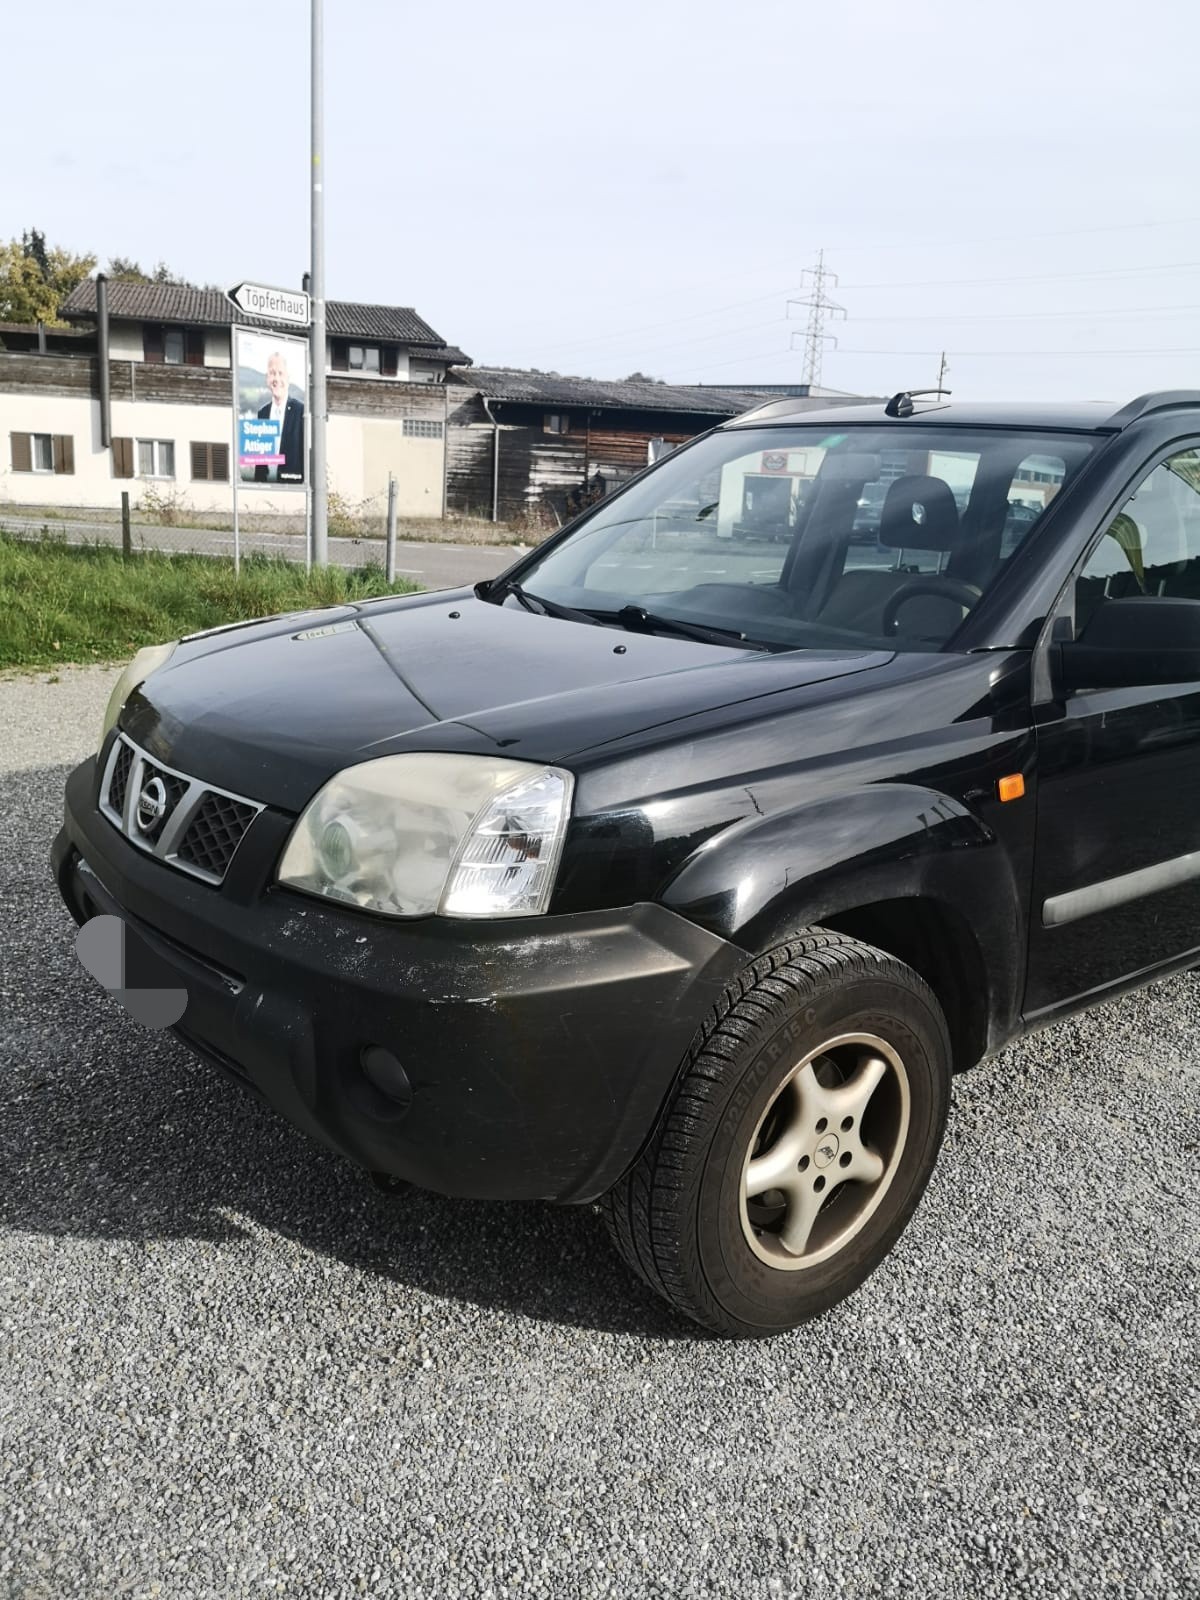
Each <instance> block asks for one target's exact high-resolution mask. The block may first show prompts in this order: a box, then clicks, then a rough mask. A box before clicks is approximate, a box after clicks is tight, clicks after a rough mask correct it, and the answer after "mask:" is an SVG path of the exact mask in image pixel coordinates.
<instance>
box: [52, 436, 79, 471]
mask: <svg viewBox="0 0 1200 1600" xmlns="http://www.w3.org/2000/svg"><path fill="white" fill-rule="evenodd" d="M54 470H55V472H67V473H70V472H74V471H75V436H74V434H70V433H56V434H55V435H54Z"/></svg>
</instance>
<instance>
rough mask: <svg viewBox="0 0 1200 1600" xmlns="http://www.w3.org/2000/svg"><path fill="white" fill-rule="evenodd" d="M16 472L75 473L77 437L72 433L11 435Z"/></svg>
mask: <svg viewBox="0 0 1200 1600" xmlns="http://www.w3.org/2000/svg"><path fill="white" fill-rule="evenodd" d="M9 443H10V447H11V451H12V469H13V471H14V472H59V473H62V472H74V471H75V436H74V434H70V433H14V434H10V435H9Z"/></svg>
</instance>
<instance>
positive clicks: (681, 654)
mask: <svg viewBox="0 0 1200 1600" xmlns="http://www.w3.org/2000/svg"><path fill="white" fill-rule="evenodd" d="M889 659H890V654H888V653H867V652H854V653H849V652H847V653H837V652H817V651H809V650H805V651H794V652H790V651H789V652H786V653H778V654H766V653H764V652H762V651H750V650H741V649H736V648H729V647H726V646H722V645H711V644H703V643H699V642H695V641H692V640H689V639H679V638H671V637H664V636H659V635H649V634H637V633H625V632H622V631H618V630H616V629H613V628H609V627H593V626H589V625H588V624H586V623H580V622H570V621H565V620H560V619H557V618H554V617H547V616H540V615H535V614H534V613H532V612H529V611H526V610H524V609H523V608H518V607H516V606H513V605H507V606H497V605H493V604H491V603H490V602H487V601H484V600H480V599H479V598H478V597H477V596H476V595H475V592H474V591H473V590H470V589H467V590H462V591H450V592H443V593H440V594H434V595H414V596H406V597H403V598H396V597H389V598H388V599H387V600H384V601H375V602H365V603H360V604H358V605H354V606H343V607H336V608H329V609H326V610H322V611H319V612H308V613H301V614H296V615H293V616H286V617H274V618H269V619H266V620H264V621H261V622H257V623H253V624H239V625H236V626H234V627H231V628H227V629H217V630H215V631H214V632H211V633H207V634H201V635H197V636H194V637H192V638H189V639H186V640H184V641H182V642H181V644H180V646H179V648H178V649H177V650H176V652H175V655H174V656H173V657H172V659H171V660H170V662H169V663H168V664H167V665H166V666H165V667H163V668H161V669H160V670H159V671H158V672H156V673H154V674H153V675H152V676H151V677H150V678H149V679H148V680H147V681H146V682H145V683H144V684H143V685H142V686H141V688H140V689H138V690H136V691H135V692H134V694H133V695H132V696H131V697H130V700H129V701H128V703H127V705H126V709H125V712H124V715H123V717H122V723H121V725H122V727H123V728H124V729H125V730H126V731H127V732H128V733H129V735H130V736H131V737H132V738H134V739H135V740H137V742H138V743H139V744H141V745H142V746H143V747H144V748H145V749H147V750H148V751H149V752H150V753H151V754H152V755H153V756H155V757H156V758H157V759H158V760H160V761H162V762H164V763H165V764H167V765H169V766H172V767H176V768H178V769H179V770H180V771H182V772H187V773H189V774H191V775H193V776H195V777H200V778H204V779H205V780H207V781H208V782H210V783H214V784H217V785H219V786H221V787H223V788H227V789H232V790H235V791H236V792H238V793H241V794H245V795H248V796H250V797H252V798H254V799H256V800H261V801H265V802H266V803H267V804H269V805H275V806H279V807H282V808H283V809H285V810H289V811H298V810H300V809H301V808H302V807H303V806H304V805H306V804H307V802H308V801H309V800H310V799H311V798H312V796H313V794H314V793H315V792H316V790H317V789H318V788H319V787H320V786H321V784H323V783H324V782H325V781H326V780H327V779H328V778H330V777H331V776H332V775H333V774H334V773H335V772H337V771H339V770H340V769H341V768H343V767H346V766H349V765H351V764H353V763H355V762H359V761H364V760H370V759H372V758H373V757H377V756H384V755H392V754H398V753H400V752H402V751H405V750H458V751H477V752H486V753H493V754H494V753H498V752H503V753H504V754H505V755H508V756H510V757H518V758H522V759H529V760H536V761H567V760H569V758H570V757H571V756H572V755H576V754H580V753H582V752H584V751H586V750H589V749H592V748H594V747H595V746H597V745H600V744H607V743H609V742H611V741H612V740H614V739H620V738H622V737H625V736H627V735H629V734H633V733H638V732H641V731H643V730H645V729H647V728H650V727H658V726H661V725H663V724H668V723H670V722H673V721H675V720H677V719H679V718H682V717H687V716H693V715H695V714H696V713H697V712H704V711H708V710H713V709H715V708H717V707H720V706H727V705H730V704H736V703H739V702H741V701H745V700H752V699H755V698H758V697H759V696H762V695H768V694H773V693H778V692H780V691H783V690H790V689H797V688H803V687H804V686H805V685H808V684H817V683H821V682H823V681H825V680H827V679H830V678H837V677H842V676H844V675H846V674H847V673H856V672H861V671H863V670H865V669H867V668H869V667H873V666H877V665H880V664H882V663H884V662H886V661H888V660H889Z"/></svg>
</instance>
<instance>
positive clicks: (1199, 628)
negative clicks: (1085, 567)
mask: <svg viewBox="0 0 1200 1600" xmlns="http://www.w3.org/2000/svg"><path fill="white" fill-rule="evenodd" d="M1059 652H1060V654H1059V674H1060V678H1061V682H1062V685H1063V687H1064V689H1066V690H1068V691H1069V690H1075V689H1125V688H1136V687H1137V686H1138V685H1143V684H1144V685H1151V684H1156V683H1193V682H1195V683H1200V600H1171V599H1167V598H1165V597H1163V598H1160V597H1158V596H1156V595H1135V596H1133V597H1132V598H1131V599H1127V600H1105V601H1103V602H1102V603H1101V605H1100V606H1099V607H1098V608H1097V610H1096V612H1095V614H1094V616H1093V617H1092V619H1091V621H1090V622H1089V623H1088V625H1087V627H1086V628H1085V629H1084V630H1083V632H1082V634H1081V635H1080V636H1079V638H1078V639H1074V640H1068V641H1067V642H1065V643H1064V644H1062V645H1060V646H1059Z"/></svg>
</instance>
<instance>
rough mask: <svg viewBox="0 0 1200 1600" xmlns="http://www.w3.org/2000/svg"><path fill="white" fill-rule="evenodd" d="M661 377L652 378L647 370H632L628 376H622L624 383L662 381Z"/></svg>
mask: <svg viewBox="0 0 1200 1600" xmlns="http://www.w3.org/2000/svg"><path fill="white" fill-rule="evenodd" d="M662 381H663V380H662V379H661V378H652V377H651V376H650V375H649V373H646V372H631V373H630V374H629V376H628V377H627V378H622V379H621V382H622V383H662Z"/></svg>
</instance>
